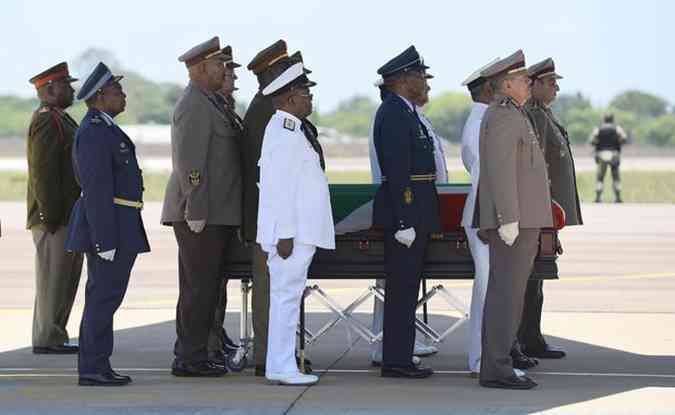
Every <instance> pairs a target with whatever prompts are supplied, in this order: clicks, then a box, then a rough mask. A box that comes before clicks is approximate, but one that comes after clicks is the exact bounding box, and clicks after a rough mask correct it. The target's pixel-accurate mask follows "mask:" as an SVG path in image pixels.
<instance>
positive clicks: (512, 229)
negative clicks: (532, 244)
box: [497, 222, 518, 246]
mask: <svg viewBox="0 0 675 415" xmlns="http://www.w3.org/2000/svg"><path fill="white" fill-rule="evenodd" d="M497 231H498V232H499V237H500V238H502V241H504V243H505V244H506V245H508V246H511V245H513V243H514V242H516V238H517V237H518V222H511V223H507V224H506V225H502V226H500V227H499V229H498V230H497Z"/></svg>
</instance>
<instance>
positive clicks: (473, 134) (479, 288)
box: [461, 59, 538, 377]
mask: <svg viewBox="0 0 675 415" xmlns="http://www.w3.org/2000/svg"><path fill="white" fill-rule="evenodd" d="M498 60H499V59H495V60H493V61H492V62H490V63H489V64H487V65H485V66H484V67H482V68H480V69H478V70H477V71H475V72H474V73H472V74H471V75H470V76H469V77H468V78H467V79H466V80H465V81H464V83H463V84H462V85H463V86H466V87H467V89H469V92H470V93H471V99H472V100H473V101H474V104H473V106H472V107H471V112H470V113H469V117H468V118H467V120H466V122H465V124H464V129H463V130H462V148H461V157H462V162H463V164H464V167H465V169H466V171H467V173H469V175H470V176H471V192H469V194H468V195H467V199H466V202H465V204H464V211H463V214H462V226H463V227H464V232H465V233H466V236H467V239H468V241H469V247H470V250H471V256H472V258H473V263H474V268H475V275H474V280H473V289H472V292H471V311H470V314H469V337H468V345H467V346H468V349H467V350H468V363H469V371H470V374H471V376H472V377H478V372H480V356H481V332H482V325H483V323H482V322H483V306H484V304H485V291H486V289H487V283H488V275H489V271H490V253H489V249H488V245H487V242H484V241H483V240H482V239H481V237H479V236H478V230H477V229H474V228H472V227H471V224H472V219H473V211H474V206H475V204H476V195H477V194H478V180H479V176H480V152H479V148H478V147H479V136H480V124H481V121H482V120H483V115H485V110H486V109H487V107H488V104H489V103H490V101H491V100H492V97H493V96H494V91H493V90H492V87H491V86H490V82H489V79H488V78H487V77H484V76H482V75H481V71H483V70H484V69H486V68H487V67H488V66H490V65H492V64H494V63H495V62H497V61H498ZM511 357H512V359H513V367H514V368H515V369H516V370H514V372H515V373H517V374H521V373H522V372H519V371H518V370H517V369H529V368H531V367H534V366H536V365H537V363H538V362H537V361H536V359H531V358H528V357H527V356H525V355H524V354H523V353H522V352H521V351H520V348H519V347H518V344H517V343H514V347H513V348H512V350H511Z"/></svg>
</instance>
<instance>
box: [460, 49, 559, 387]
mask: <svg viewBox="0 0 675 415" xmlns="http://www.w3.org/2000/svg"><path fill="white" fill-rule="evenodd" d="M482 76H484V77H488V78H491V80H490V82H491V84H492V85H491V86H492V88H493V89H494V91H495V95H494V97H493V100H492V102H491V104H490V106H489V107H488V109H487V110H486V112H485V115H484V116H483V120H482V122H481V128H480V138H479V154H480V173H479V183H478V186H479V187H478V201H477V203H476V208H475V213H476V215H475V216H474V222H473V225H474V227H479V228H480V230H481V231H484V232H485V234H486V237H487V240H488V246H489V255H490V264H489V278H488V286H487V291H486V295H485V306H484V311H483V313H484V314H483V328H482V339H481V341H482V357H481V367H480V375H479V376H480V384H481V385H482V386H485V387H491V388H506V389H530V388H533V387H535V386H536V383H535V382H534V381H533V380H532V379H530V378H529V377H527V376H519V375H518V374H516V373H514V371H513V362H512V359H511V355H510V352H511V348H512V347H513V344H514V341H515V339H516V334H517V329H518V324H519V323H520V318H521V316H522V311H523V300H524V297H525V288H526V285H527V280H528V278H529V276H530V274H531V273H532V269H533V266H534V258H535V256H536V253H537V247H538V243H539V232H540V229H541V228H543V227H550V226H552V225H553V219H552V216H551V199H550V193H549V188H548V177H547V173H546V163H545V161H544V156H543V153H542V151H541V148H540V147H539V144H538V142H537V137H536V135H535V132H534V130H533V127H532V125H531V123H530V121H529V119H528V117H527V115H526V113H525V112H524V109H523V105H524V104H525V102H526V101H527V100H528V99H529V96H530V80H529V78H528V77H527V69H526V68H525V56H524V55H523V53H522V51H520V50H519V51H517V52H516V53H514V54H513V55H511V56H509V57H507V58H505V59H502V60H500V61H497V62H496V63H494V64H493V65H491V66H489V67H488V68H487V69H485V70H484V71H483V72H482Z"/></svg>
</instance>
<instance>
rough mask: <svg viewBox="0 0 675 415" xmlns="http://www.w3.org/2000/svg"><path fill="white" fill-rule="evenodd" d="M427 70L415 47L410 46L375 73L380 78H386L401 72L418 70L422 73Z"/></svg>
mask: <svg viewBox="0 0 675 415" xmlns="http://www.w3.org/2000/svg"><path fill="white" fill-rule="evenodd" d="M428 68H429V67H428V66H426V65H425V64H424V59H423V58H422V56H420V54H419V53H418V52H417V49H415V46H410V47H409V48H408V49H406V50H404V51H403V52H401V53H400V54H399V55H398V56H396V57H395V58H393V59H392V60H390V61H389V62H387V63H385V64H384V65H383V66H382V67H380V69H378V70H377V73H378V74H379V75H381V76H382V77H386V76H390V75H394V74H395V73H398V72H401V71H410V70H418V71H421V72H424V71H425V70H427V69H428Z"/></svg>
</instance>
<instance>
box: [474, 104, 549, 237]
mask: <svg viewBox="0 0 675 415" xmlns="http://www.w3.org/2000/svg"><path fill="white" fill-rule="evenodd" d="M479 146H480V149H479V154H480V180H479V182H478V203H477V204H476V214H475V215H474V227H479V228H480V229H496V228H499V227H500V226H501V225H504V224H507V223H512V222H519V227H520V228H524V229H527V228H534V229H538V228H545V227H551V226H553V218H552V215H551V195H550V192H549V185H548V175H547V173H546V162H545V161H544V155H543V153H542V151H541V148H540V147H539V143H538V141H537V137H536V135H535V133H534V130H533V128H532V125H531V123H530V121H529V119H528V117H527V114H526V113H525V111H524V110H523V109H522V108H520V107H519V106H518V105H517V104H516V103H515V102H514V101H513V100H512V99H511V98H509V97H505V96H502V95H495V98H494V100H493V102H492V103H491V104H490V106H489V107H488V109H487V110H486V112H485V116H484V117H483V121H482V123H481V128H480V144H479Z"/></svg>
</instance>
